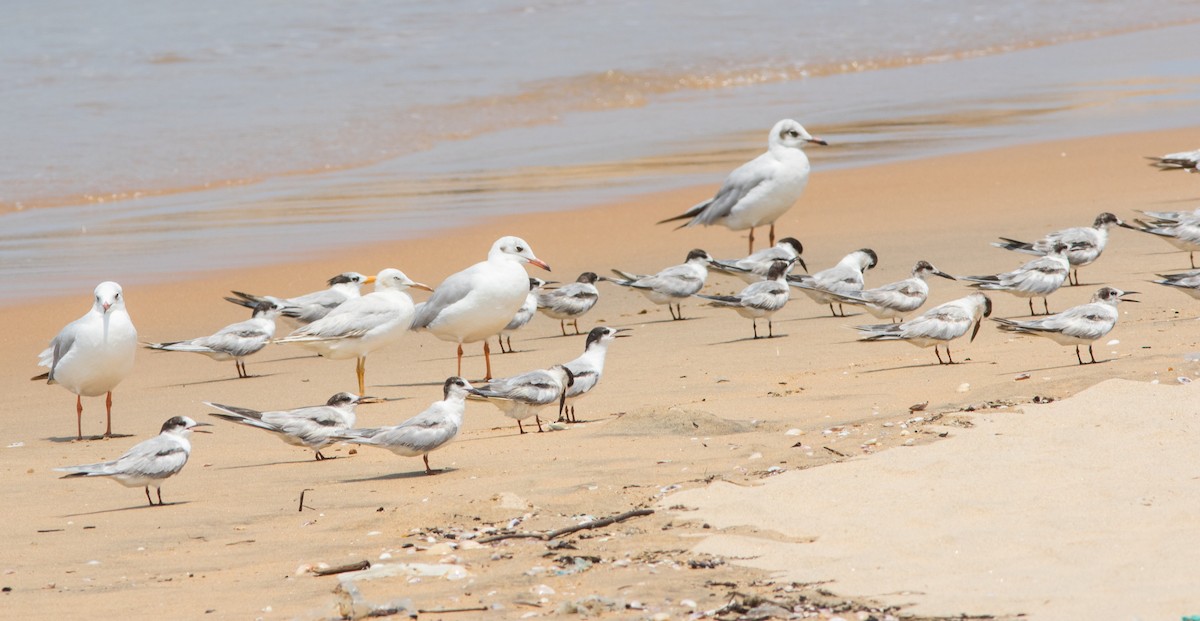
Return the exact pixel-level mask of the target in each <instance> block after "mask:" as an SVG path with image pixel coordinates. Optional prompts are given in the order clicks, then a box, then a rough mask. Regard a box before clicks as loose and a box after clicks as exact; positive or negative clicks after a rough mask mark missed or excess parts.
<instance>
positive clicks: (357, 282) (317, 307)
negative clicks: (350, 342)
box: [225, 272, 375, 328]
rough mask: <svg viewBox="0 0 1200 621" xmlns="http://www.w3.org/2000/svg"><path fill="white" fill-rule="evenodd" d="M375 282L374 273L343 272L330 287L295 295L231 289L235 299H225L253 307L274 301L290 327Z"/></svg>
mask: <svg viewBox="0 0 1200 621" xmlns="http://www.w3.org/2000/svg"><path fill="white" fill-rule="evenodd" d="M373 282H375V277H374V276H363V275H362V274H359V273H358V272H343V273H341V274H338V275H337V276H334V277H333V278H330V279H329V283H328V284H329V288H328V289H324V290H321V291H315V292H313V293H308V294H305V295H301V296H297V297H294V298H280V297H275V296H271V295H252V294H249V293H242V292H241V291H233V292H232V293H233V295H235V296H237V297H236V298H225V299H226V300H229V301H230V302H233V303H234V304H239V305H241V306H245V307H247V308H254V307H255V306H257V305H258V304H259V303H261V302H273V303H275V304H276V305H277V306H279V310H280V313H281V314H282V315H283V317H284V321H286V322H287V323H289V324H291V326H292V327H293V328H298V327H300V326H303V325H307V324H310V323H312V322H314V321H316V320H318V319H320V318H322V317H324V316H325V315H328V314H329V311H331V310H333V309H335V308H337V307H338V306H339V305H340V304H341V303H342V302H345V301H346V300H349V299H351V298H357V297H359V296H360V295H361V293H360V288H361V287H362V286H363V285H368V284H371V283H373Z"/></svg>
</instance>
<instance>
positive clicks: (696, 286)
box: [634, 265, 704, 296]
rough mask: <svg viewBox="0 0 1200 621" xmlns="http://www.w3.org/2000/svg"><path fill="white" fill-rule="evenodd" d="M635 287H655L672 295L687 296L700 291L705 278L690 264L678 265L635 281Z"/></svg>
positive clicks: (656, 289)
mask: <svg viewBox="0 0 1200 621" xmlns="http://www.w3.org/2000/svg"><path fill="white" fill-rule="evenodd" d="M634 286H635V287H641V288H644V289H654V290H655V291H663V292H668V293H670V294H672V295H679V296H686V295H691V294H693V293H695V292H696V291H699V290H700V288H701V287H703V286H704V279H703V278H701V277H700V276H699V275H697V274H696V271H695V270H693V269H691V267H690V266H688V265H676V266H673V267H668V268H667V269H665V270H663V271H661V272H659V273H657V274H655V275H653V276H649V277H646V278H643V279H641V280H639V281H638V282H636V283H634Z"/></svg>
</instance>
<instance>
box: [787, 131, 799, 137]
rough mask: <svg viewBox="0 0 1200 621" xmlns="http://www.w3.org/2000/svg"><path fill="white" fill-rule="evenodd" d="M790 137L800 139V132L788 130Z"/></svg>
mask: <svg viewBox="0 0 1200 621" xmlns="http://www.w3.org/2000/svg"><path fill="white" fill-rule="evenodd" d="M788 135H789V136H791V137H792V138H799V137H800V132H798V131H796V130H794V129H790V130H788Z"/></svg>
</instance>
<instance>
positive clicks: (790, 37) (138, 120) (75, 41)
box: [0, 1, 1200, 300]
mask: <svg viewBox="0 0 1200 621" xmlns="http://www.w3.org/2000/svg"><path fill="white" fill-rule="evenodd" d="M997 4H999V5H1001V6H996V5H997ZM681 7H682V8H681ZM803 8H804V10H803V12H801V11H799V9H798V8H797V7H796V5H795V3H791V2H782V1H781V2H763V3H754V4H752V5H751V4H738V5H727V4H725V3H720V2H696V3H688V4H686V5H682V4H681V5H680V6H679V7H676V6H675V5H674V4H672V5H670V6H652V7H642V6H639V5H637V4H634V3H602V2H595V3H592V2H570V1H562V2H543V3H527V2H526V3H516V2H508V3H496V2H487V3H484V2H458V3H390V4H378V5H377V4H372V3H347V2H332V1H330V2H318V1H308V2H296V3H287V4H286V5H274V4H270V5H250V6H243V5H242V4H234V3H222V2H215V3H203V4H201V5H194V4H191V3H170V2H168V3H157V4H153V5H141V4H135V3H129V4H128V5H127V6H126V7H125V9H124V10H121V11H116V12H114V11H112V9H111V5H106V6H105V7H99V6H93V5H92V4H88V3H78V4H75V3H68V2H60V3H49V4H37V5H36V6H34V5H28V6H20V7H15V8H14V9H13V11H12V12H13V14H14V19H12V20H8V21H6V22H5V24H3V25H0V34H2V35H3V37H0V62H2V63H3V64H4V66H5V67H6V77H7V78H9V80H10V84H11V87H10V88H8V89H6V90H7V91H9V92H11V93H13V94H14V95H15V96H14V97H6V98H0V111H2V112H3V114H0V127H3V128H4V135H5V136H6V143H7V144H6V148H5V149H4V150H3V151H0V223H2V225H3V226H0V280H3V281H4V282H5V283H6V288H7V290H8V291H9V295H10V296H14V297H11V298H9V299H10V300H12V299H17V298H20V297H27V296H31V295H42V294H48V293H55V292H61V291H64V290H71V289H74V288H78V287H86V288H90V287H91V286H92V284H94V282H96V281H98V280H101V279H105V278H115V279H119V280H122V281H129V282H138V281H141V282H145V281H148V280H156V279H162V278H167V277H170V275H171V274H173V273H176V272H179V271H188V270H200V269H204V270H207V269H212V268H222V267H233V266H237V265H247V264H257V263H264V262H276V261H287V260H290V259H294V258H296V257H301V256H310V255H311V253H312V252H313V251H314V250H315V251H328V250H329V249H331V248H336V247H337V246H338V245H340V244H344V243H347V242H348V241H350V240H368V241H371V240H384V239H396V238H403V237H410V236H413V235H419V234H421V233H423V232H426V231H429V230H431V229H435V228H439V227H446V226H453V225H454V224H456V223H458V222H461V221H463V220H464V219H471V218H477V217H481V216H486V215H489V214H500V213H510V212H513V211H536V210H551V209H563V208H572V207H579V206H584V205H588V204H593V203H597V202H600V201H603V200H607V199H611V198H615V197H617V196H620V195H622V194H628V193H632V192H642V191H647V190H655V189H663V188H667V187H679V186H683V185H688V184H693V183H711V184H717V183H719V181H720V179H721V178H722V176H723V174H724V173H725V172H726V171H727V170H728V169H729V168H731V167H732V166H733V165H736V164H737V163H739V162H740V161H742V160H745V159H748V158H749V157H752V156H753V155H754V154H755V153H756V152H757V151H760V150H761V149H762V143H763V142H764V140H765V133H766V130H767V129H768V128H769V127H770V126H771V125H772V124H773V123H774V122H775V121H776V120H778V119H779V118H783V117H795V118H798V119H800V120H801V121H802V122H803V123H805V125H806V126H807V127H808V128H809V129H810V130H811V131H812V132H813V133H815V134H818V135H821V136H822V137H824V138H826V139H828V140H829V141H830V142H831V143H833V146H831V147H829V148H824V149H813V150H810V156H811V157H812V159H813V162H814V169H815V173H814V174H819V172H820V170H821V169H822V168H831V167H838V166H867V165H870V164H872V163H877V162H883V161H889V160H895V159H901V158H911V157H921V156H926V155H931V154H937V153H945V152H952V151H961V150H973V149H978V148H987V147H990V146H996V145H1001V144H1012V143H1017V142H1028V141H1036V140H1044V139H1054V138H1057V137H1067V136H1078V135H1088V134H1099V133H1115V132H1121V131H1134V130H1143V129H1158V128H1164V127H1173V126H1183V125H1189V124H1194V123H1195V119H1194V110H1195V109H1196V103H1197V99H1198V97H1197V96H1198V94H1200V88H1198V87H1200V71H1198V69H1200V50H1196V46H1195V45H1194V43H1193V42H1194V41H1195V40H1198V37H1200V27H1198V26H1196V25H1194V24H1185V25H1182V26H1175V27H1164V28H1158V29H1154V30H1144V29H1145V28H1147V27H1150V26H1151V25H1153V24H1155V23H1172V22H1181V21H1187V20H1191V19H1194V18H1197V17H1200V3H1196V2H1184V3H1174V4H1172V5H1170V6H1160V5H1150V4H1149V3H1140V2H1137V3H1128V2H1125V3H1118V2H1080V1H1073V2H1056V3H1030V4H1028V5H1026V4H1015V5H1014V4H1007V3H985V2H969V3H960V2H947V1H941V2H938V1H931V2H920V3H913V2H899V1H878V2H859V3H845V2H832V1H831V2H814V3H805V5H804V7H803ZM751 9H752V11H751ZM1151 9H1152V11H1153V12H1151ZM1133 15H1149V16H1150V17H1149V18H1138V19H1139V20H1141V21H1134V22H1130V21H1128V20H1129V19H1130V17H1131V16H1133ZM185 26H186V27H185ZM1123 31H1132V32H1128V33H1127V34H1116V33H1119V32H1123ZM618 33H619V34H618ZM1063 41H1066V42H1065V43H1062V42H1063ZM1055 42H1060V43H1058V44H1054V45H1050V44H1052V43H1055ZM1189 50H1194V51H1189ZM1179 148H1180V149H1183V148H1194V145H1180V146H1179ZM1141 155H1145V154H1131V165H1139V164H1140V161H1138V160H1139V157H1140V156H1141ZM189 190H191V191H189ZM133 196H137V197H138V198H130V197H133ZM84 197H87V198H84ZM43 205H56V206H53V207H42V206H43ZM680 207H681V208H683V207H686V206H680ZM340 269H341V268H337V269H335V270H334V271H340Z"/></svg>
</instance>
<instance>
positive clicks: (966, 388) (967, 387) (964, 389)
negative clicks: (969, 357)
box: [955, 382, 971, 392]
mask: <svg viewBox="0 0 1200 621" xmlns="http://www.w3.org/2000/svg"><path fill="white" fill-rule="evenodd" d="M970 390H971V385H970V384H968V383H966V382H963V383H961V384H959V385H958V388H956V389H955V392H968V391H970Z"/></svg>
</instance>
